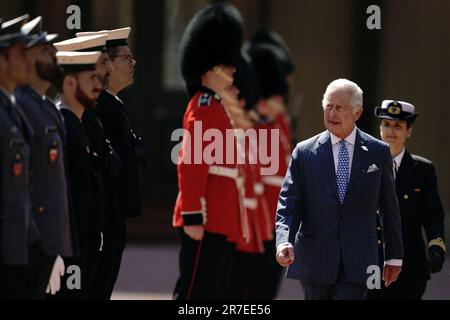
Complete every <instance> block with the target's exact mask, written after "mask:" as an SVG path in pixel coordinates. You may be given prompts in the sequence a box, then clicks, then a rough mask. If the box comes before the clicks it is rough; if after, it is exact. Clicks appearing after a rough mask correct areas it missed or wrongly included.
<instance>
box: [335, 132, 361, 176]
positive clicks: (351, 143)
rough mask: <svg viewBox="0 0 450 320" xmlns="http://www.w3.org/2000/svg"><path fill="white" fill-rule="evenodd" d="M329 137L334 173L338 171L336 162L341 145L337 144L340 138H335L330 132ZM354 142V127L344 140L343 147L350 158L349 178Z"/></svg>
mask: <svg viewBox="0 0 450 320" xmlns="http://www.w3.org/2000/svg"><path fill="white" fill-rule="evenodd" d="M330 136H331V146H332V147H333V158H334V168H335V172H337V170H338V161H339V149H340V148H341V145H340V144H339V142H341V140H342V139H341V138H338V137H336V136H335V135H334V134H332V133H331V132H330ZM355 141H356V126H355V128H354V129H353V131H352V133H350V135H349V136H348V137H347V138H345V145H346V146H347V150H348V155H349V157H350V162H349V171H348V173H349V178H350V175H351V173H352V164H353V154H354V153H355Z"/></svg>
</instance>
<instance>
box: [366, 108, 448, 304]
mask: <svg viewBox="0 0 450 320" xmlns="http://www.w3.org/2000/svg"><path fill="white" fill-rule="evenodd" d="M375 116H376V117H377V118H379V119H381V123H380V135H381V138H382V140H383V141H384V142H386V143H388V144H389V146H390V149H391V154H392V158H393V171H394V177H395V182H396V190H397V197H398V202H399V205H400V212H401V220H402V234H403V250H404V262H403V267H402V272H401V273H400V276H399V277H398V280H397V282H395V283H393V284H392V285H391V286H389V287H387V288H386V287H385V286H383V288H382V290H372V291H371V292H369V298H378V299H386V300H389V299H402V300H406V299H408V300H409V299H412V300H420V299H421V298H422V295H423V294H424V292H425V289H426V284H427V281H428V280H429V279H430V273H436V272H439V271H441V270H442V266H443V264H444V261H445V253H446V247H445V243H444V215H445V214H444V210H443V207H442V203H441V200H440V197H439V190H438V185H437V177H436V170H435V167H434V165H433V163H432V162H431V161H430V160H427V159H425V158H423V157H420V156H417V155H414V154H410V153H409V152H408V151H407V150H406V142H407V140H408V139H409V138H410V137H411V136H412V133H413V124H414V123H415V121H416V119H417V117H418V113H417V112H416V109H415V107H414V106H413V105H412V104H411V103H408V102H404V101H395V100H385V101H383V103H382V105H381V107H377V108H376V109H375ZM422 228H423V229H424V230H425V234H426V238H427V241H426V242H425V240H424V238H423V236H422ZM379 229H381V228H380V227H379ZM379 232H381V230H379ZM380 240H381V241H380V242H381V243H380V254H383V252H382V247H383V241H382V239H380ZM381 261H383V260H381Z"/></svg>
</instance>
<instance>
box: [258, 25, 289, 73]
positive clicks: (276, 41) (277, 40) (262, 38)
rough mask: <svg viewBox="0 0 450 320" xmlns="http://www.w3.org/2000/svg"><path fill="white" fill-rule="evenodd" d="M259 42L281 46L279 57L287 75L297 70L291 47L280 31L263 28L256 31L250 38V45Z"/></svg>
mask: <svg viewBox="0 0 450 320" xmlns="http://www.w3.org/2000/svg"><path fill="white" fill-rule="evenodd" d="M259 44H271V45H273V46H276V47H277V48H279V49H280V52H279V54H278V57H277V58H278V59H280V62H281V64H282V65H283V70H284V72H285V73H286V75H291V74H293V73H294V72H295V64H294V62H293V61H292V57H291V52H290V51H289V47H288V46H287V44H286V42H285V41H284V40H283V38H282V37H281V36H280V35H279V34H278V33H276V32H274V31H263V30H259V31H257V32H255V33H254V34H253V36H252V38H251V40H250V45H251V46H256V45H259Z"/></svg>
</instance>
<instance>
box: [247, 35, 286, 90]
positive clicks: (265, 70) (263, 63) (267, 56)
mask: <svg viewBox="0 0 450 320" xmlns="http://www.w3.org/2000/svg"><path fill="white" fill-rule="evenodd" d="M280 51H281V49H279V48H277V47H275V46H273V45H269V44H261V45H256V46H253V47H250V48H249V49H248V54H249V55H250V57H251V58H252V61H253V65H254V66H255V69H256V72H257V74H258V79H259V83H260V88H261V96H262V98H263V99H267V98H270V97H271V96H274V95H281V96H283V97H285V98H287V97H288V95H289V87H288V83H287V80H286V75H285V73H284V71H283V66H282V64H281V62H280V60H279V59H277V55H278V54H280Z"/></svg>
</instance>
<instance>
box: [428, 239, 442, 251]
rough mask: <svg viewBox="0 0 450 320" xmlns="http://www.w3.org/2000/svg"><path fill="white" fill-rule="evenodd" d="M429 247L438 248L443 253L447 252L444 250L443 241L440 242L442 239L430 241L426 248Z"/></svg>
mask: <svg viewBox="0 0 450 320" xmlns="http://www.w3.org/2000/svg"><path fill="white" fill-rule="evenodd" d="M431 246H438V247H441V248H442V250H444V252H447V249H446V247H445V243H444V240H442V238H436V239H433V240H431V241H430V242H429V243H428V248H429V247H431Z"/></svg>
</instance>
